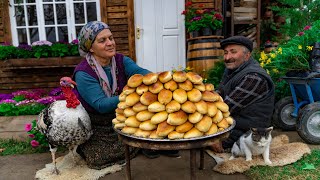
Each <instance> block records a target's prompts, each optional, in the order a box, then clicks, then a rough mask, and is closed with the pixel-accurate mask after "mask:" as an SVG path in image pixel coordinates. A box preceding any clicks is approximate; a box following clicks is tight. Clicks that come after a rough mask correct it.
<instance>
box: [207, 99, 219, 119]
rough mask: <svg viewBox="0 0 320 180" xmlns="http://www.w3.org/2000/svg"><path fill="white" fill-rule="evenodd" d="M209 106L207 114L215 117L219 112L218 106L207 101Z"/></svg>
mask: <svg viewBox="0 0 320 180" xmlns="http://www.w3.org/2000/svg"><path fill="white" fill-rule="evenodd" d="M207 106H208V113H207V115H208V116H210V117H214V116H215V115H216V114H217V112H218V108H217V106H216V105H215V104H214V103H210V102H208V103H207Z"/></svg>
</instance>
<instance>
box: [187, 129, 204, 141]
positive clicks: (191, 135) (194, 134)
mask: <svg viewBox="0 0 320 180" xmlns="http://www.w3.org/2000/svg"><path fill="white" fill-rule="evenodd" d="M201 136H203V132H201V131H199V130H198V129H197V128H195V127H194V128H192V129H190V130H189V131H188V132H186V133H185V134H184V136H183V138H185V139H189V138H196V137H201Z"/></svg>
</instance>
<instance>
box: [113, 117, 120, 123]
mask: <svg viewBox="0 0 320 180" xmlns="http://www.w3.org/2000/svg"><path fill="white" fill-rule="evenodd" d="M118 123H121V122H120V121H118V119H117V118H114V119H112V124H118Z"/></svg>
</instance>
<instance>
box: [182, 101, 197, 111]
mask: <svg viewBox="0 0 320 180" xmlns="http://www.w3.org/2000/svg"><path fill="white" fill-rule="evenodd" d="M181 109H182V110H183V111H184V112H186V113H195V112H196V110H197V108H196V106H195V105H194V103H193V102H191V101H186V102H185V103H183V104H182V105H181Z"/></svg>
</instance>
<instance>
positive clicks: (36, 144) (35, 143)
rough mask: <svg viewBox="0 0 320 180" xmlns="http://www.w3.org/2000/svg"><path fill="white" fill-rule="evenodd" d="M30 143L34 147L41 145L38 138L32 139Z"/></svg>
mask: <svg viewBox="0 0 320 180" xmlns="http://www.w3.org/2000/svg"><path fill="white" fill-rule="evenodd" d="M30 143H31V146H32V147H38V146H39V142H38V141H36V140H32V141H31V142H30Z"/></svg>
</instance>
